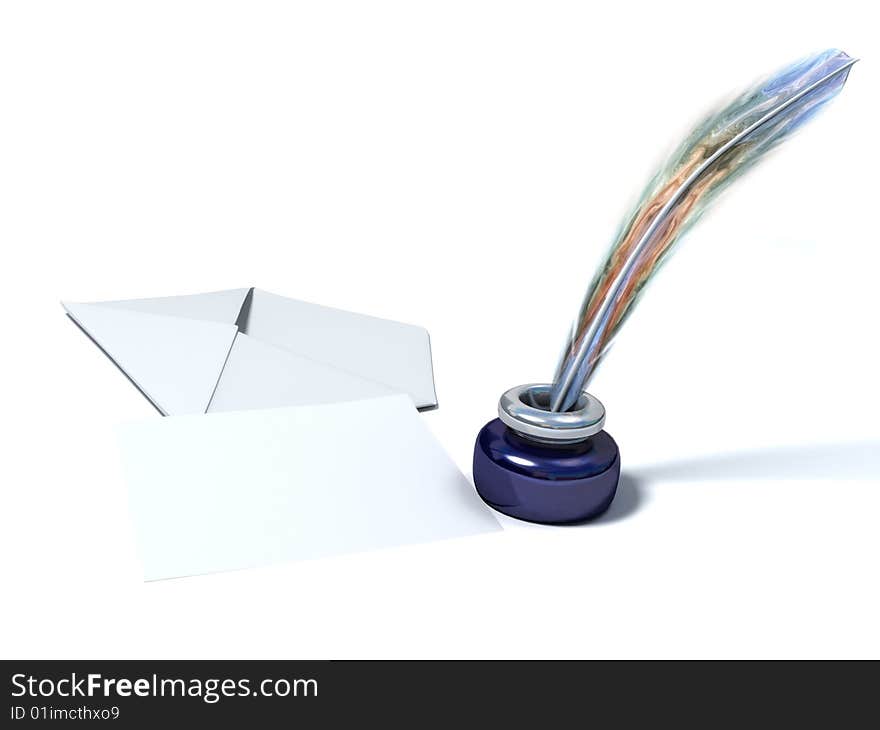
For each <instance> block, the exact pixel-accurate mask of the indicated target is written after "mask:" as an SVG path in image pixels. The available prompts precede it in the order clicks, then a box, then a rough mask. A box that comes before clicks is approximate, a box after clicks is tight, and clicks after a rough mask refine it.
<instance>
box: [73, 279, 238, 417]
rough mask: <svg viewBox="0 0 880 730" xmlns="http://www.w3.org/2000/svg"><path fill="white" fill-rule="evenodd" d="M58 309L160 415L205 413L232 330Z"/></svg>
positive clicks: (106, 310)
mask: <svg viewBox="0 0 880 730" xmlns="http://www.w3.org/2000/svg"><path fill="white" fill-rule="evenodd" d="M246 291H247V290H245V292H246ZM64 308H65V309H66V310H67V313H68V314H69V315H70V317H71V319H73V321H74V322H76V323H77V324H78V325H79V327H80V329H82V330H83V331H84V332H85V333H86V334H87V335H88V336H89V337H90V338H91V339H92V341H94V342H95V344H96V345H98V347H100V348H101V350H102V351H103V352H104V353H105V354H106V355H107V356H108V357H109V358H110V359H111V360H112V361H113V362H114V363H115V364H116V365H117V367H119V369H120V370H122V372H123V373H125V375H127V376H128V378H129V380H131V381H132V383H134V385H135V386H136V387H137V388H138V390H140V391H141V392H142V393H143V394H144V395H145V396H146V397H147V399H149V400H150V402H151V403H153V405H155V406H156V408H158V409H159V411H161V412H162V413H163V414H165V415H180V414H190V413H204V412H205V411H206V410H207V408H208V404H209V403H210V401H211V396H212V395H213V393H214V389H215V388H216V386H217V381H218V379H219V378H220V374H221V373H222V371H223V365H224V363H225V362H226V357H227V356H228V354H229V349H230V348H231V347H232V343H233V341H234V339H235V335H236V333H237V332H238V328H237V327H236V326H235V325H234V324H232V323H229V324H222V323H220V322H213V321H206V320H197V319H187V318H185V317H168V316H163V315H158V314H148V313H145V312H140V311H133V310H130V309H126V308H124V307H119V306H116V305H115V304H114V305H110V306H108V305H105V304H69V303H65V304H64ZM233 319H234V317H233Z"/></svg>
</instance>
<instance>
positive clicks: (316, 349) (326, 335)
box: [243, 289, 437, 409]
mask: <svg viewBox="0 0 880 730" xmlns="http://www.w3.org/2000/svg"><path fill="white" fill-rule="evenodd" d="M243 331H244V332H246V333H247V334H248V335H249V336H250V337H252V338H253V339H255V340H260V341H262V342H267V343H269V344H272V345H275V346H276V347H281V348H283V349H286V350H289V351H290V352H293V353H294V354H297V355H301V356H305V357H308V358H309V359H311V360H314V361H317V362H321V363H324V364H327V365H331V366H332V367H334V368H338V369H339V370H343V371H346V372H348V373H352V374H354V375H358V376H360V377H362V378H366V379H368V380H372V381H374V382H377V383H381V384H382V385H385V386H387V387H389V388H392V389H393V390H395V391H398V392H403V393H407V394H409V396H410V397H411V398H412V399H413V401H414V402H415V404H416V406H417V407H418V408H420V409H425V408H433V407H435V406H436V405H437V396H436V395H435V392H434V374H433V368H432V365H431V343H430V339H429V337H428V332H427V330H425V329H423V328H421V327H416V326H415V325H411V324H404V323H402V322H394V321H392V320H388V319H379V318H378V317H370V316H367V315H363V314H356V313H354V312H346V311H343V310H341V309H333V308H331V307H324V306H321V305H318V304H311V303H309V302H301V301H298V300H296V299H288V298H287V297H280V296H278V295H276V294H270V293H269V292H265V291H262V290H260V289H254V291H253V296H252V301H251V302H250V304H249V316H248V317H247V323H246V325H245V328H243Z"/></svg>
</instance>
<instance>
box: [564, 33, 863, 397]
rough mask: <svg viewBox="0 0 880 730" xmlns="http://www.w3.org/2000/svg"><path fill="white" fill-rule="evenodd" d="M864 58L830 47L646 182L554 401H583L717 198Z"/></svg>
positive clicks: (704, 129)
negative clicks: (669, 261)
mask: <svg viewBox="0 0 880 730" xmlns="http://www.w3.org/2000/svg"><path fill="white" fill-rule="evenodd" d="M855 62H856V59H854V58H850V57H849V56H848V55H847V54H845V53H843V52H842V51H838V50H834V49H832V50H828V51H825V52H823V53H820V54H818V55H816V56H813V57H811V58H808V59H805V60H803V61H801V62H799V63H797V64H795V65H793V66H791V67H789V68H787V69H786V70H784V71H782V72H780V73H778V74H776V75H775V76H773V77H771V78H769V79H767V80H766V81H764V82H763V83H761V84H759V85H758V86H756V87H754V88H752V89H750V90H749V91H747V92H745V93H744V94H742V95H741V96H739V97H738V98H737V99H736V100H734V101H733V102H732V103H731V104H729V105H728V106H726V107H725V108H723V109H721V110H720V111H718V112H716V113H714V114H712V115H710V116H708V117H707V118H706V119H704V120H703V121H702V122H701V123H700V124H698V125H697V126H696V127H695V128H694V130H693V131H692V132H691V133H690V135H688V137H687V138H686V139H685V140H684V142H683V143H682V144H681V145H680V146H679V148H678V149H677V150H676V151H675V152H674V153H673V154H672V156H671V157H670V158H669V161H668V162H667V163H666V164H665V165H663V167H662V168H661V169H660V170H659V172H658V173H657V174H656V175H655V176H654V178H653V179H652V180H651V182H650V183H649V184H648V186H647V188H646V189H645V191H644V193H643V194H642V197H641V199H640V201H639V203H638V205H637V206H636V208H635V210H634V211H633V212H632V214H631V215H630V216H629V217H628V218H627V219H626V220H625V222H624V225H623V227H622V228H621V230H620V232H619V233H618V236H617V238H616V239H615V242H614V244H613V245H612V247H611V249H610V251H609V252H608V255H607V257H606V259H605V261H604V263H603V265H602V266H601V267H600V268H599V270H598V272H597V273H596V275H595V277H594V278H593V281H592V283H591V285H590V288H589V289H588V291H587V295H586V297H585V298H584V302H583V304H582V306H581V309H580V311H579V313H578V317H577V319H576V320H575V322H574V325H573V326H572V330H571V334H570V335H569V339H568V341H567V342H566V346H565V349H564V351H563V355H562V358H561V360H560V363H559V366H558V368H557V371H556V377H555V379H554V382H553V388H552V394H551V408H552V410H554V411H565V410H568V409H570V408H571V407H573V406H574V404H575V403H576V402H577V399H578V397H579V395H580V392H581V391H582V390H583V388H584V387H585V386H586V384H587V382H588V381H589V379H590V377H591V376H592V374H593V372H594V370H595V368H596V366H597V365H598V364H599V361H600V360H601V358H602V357H603V355H604V354H605V353H606V352H607V350H608V347H609V346H610V344H611V341H612V340H613V338H614V337H615V335H616V334H617V332H618V330H619V329H620V326H621V325H622V324H623V322H624V321H625V320H626V318H627V316H629V314H630V313H631V311H632V309H633V306H634V305H635V303H636V301H637V300H638V297H639V294H640V293H641V291H642V289H643V287H644V286H645V284H646V283H647V282H648V281H649V280H650V279H651V277H652V276H653V274H654V273H655V272H656V271H657V270H658V268H659V267H660V265H661V264H662V263H663V261H664V260H665V258H666V257H667V256H668V254H669V252H670V251H671V249H672V248H673V245H674V244H675V243H676V241H677V240H678V239H679V238H680V237H681V235H682V233H684V232H685V231H686V230H687V229H688V228H689V227H690V226H691V225H692V224H693V223H694V222H696V221H697V220H698V219H699V216H700V214H701V213H702V212H703V211H704V210H705V209H706V206H707V205H708V204H709V203H710V202H711V201H712V200H713V199H714V197H715V196H716V195H717V194H718V192H720V191H721V190H722V189H723V188H725V187H726V186H727V185H728V184H730V183H731V182H732V181H733V180H735V179H736V178H737V177H738V176H739V175H740V174H742V173H743V172H744V171H745V170H747V169H748V168H750V167H751V166H752V165H754V164H755V163H756V162H757V161H758V160H760V159H761V158H762V157H763V156H764V155H765V154H766V153H767V152H768V151H769V150H770V149H772V148H773V147H775V146H776V145H777V144H779V143H780V142H782V141H783V140H784V139H786V138H787V137H788V136H789V135H790V134H791V133H792V132H793V131H794V130H796V129H797V128H798V127H799V126H801V125H802V124H803V123H804V122H805V121H807V120H808V119H809V118H810V117H812V116H813V114H815V112H816V111H818V110H819V108H821V107H822V106H823V105H824V104H825V103H826V102H828V101H829V100H830V99H832V98H833V97H834V96H835V95H836V94H837V93H838V92H839V91H840V89H841V88H843V85H844V83H845V82H846V78H847V75H848V74H849V70H850V68H851V67H852V65H853V64H854V63H855Z"/></svg>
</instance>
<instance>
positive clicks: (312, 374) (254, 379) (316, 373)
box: [208, 332, 394, 413]
mask: <svg viewBox="0 0 880 730" xmlns="http://www.w3.org/2000/svg"><path fill="white" fill-rule="evenodd" d="M388 395H394V391H393V390H391V389H390V388H387V387H386V386H384V385H380V384H379V383H374V382H373V381H370V380H365V379H364V378H359V377H358V376H356V375H351V374H350V373H346V372H343V371H341V370H337V369H336V368H333V367H330V366H329V365H325V364H323V363H318V362H315V361H314V360H310V359H308V358H305V357H300V356H298V355H294V354H293V353H292V352H290V351H289V350H284V349H282V348H280V347H275V346H274V345H269V344H266V343H265V342H260V341H258V340H255V339H253V338H252V337H249V336H248V335H245V334H242V333H241V332H239V333H238V336H237V337H236V338H235V342H234V343H233V345H232V349H231V350H230V352H229V357H228V358H227V360H226V365H225V367H224V368H223V375H222V376H221V377H220V382H219V384H218V385H217V390H216V391H215V392H214V397H213V398H212V400H211V405H210V406H209V408H208V413H220V412H222V411H245V410H251V409H255V408H279V407H282V406H299V405H314V404H319V403H333V402H346V401H355V400H363V399H365V398H378V397H381V396H388Z"/></svg>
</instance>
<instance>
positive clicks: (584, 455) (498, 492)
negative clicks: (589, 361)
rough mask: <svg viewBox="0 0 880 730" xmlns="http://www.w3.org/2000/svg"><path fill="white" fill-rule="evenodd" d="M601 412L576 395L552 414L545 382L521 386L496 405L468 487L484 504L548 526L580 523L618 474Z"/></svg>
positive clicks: (610, 491) (595, 512)
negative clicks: (571, 402)
mask: <svg viewBox="0 0 880 730" xmlns="http://www.w3.org/2000/svg"><path fill="white" fill-rule="evenodd" d="M604 423H605V408H604V407H603V406H602V404H601V403H600V402H599V401H598V400H597V399H596V398H594V397H593V396H591V395H590V394H589V393H586V392H582V393H581V394H580V397H579V398H578V400H577V402H576V404H575V407H574V408H573V409H572V410H570V411H565V412H553V411H551V410H550V386H549V385H537V384H536V385H521V386H519V387H517V388H512V389H511V390H508V391H507V392H506V393H505V394H504V395H503V396H501V401H500V402H499V404H498V418H496V419H494V420H492V421H490V422H489V423H487V424H486V425H485V426H483V428H482V430H481V431H480V433H479V435H478V436H477V443H476V447H475V448H474V482H475V484H476V487H477V492H478V493H479V495H480V497H482V499H483V501H484V502H486V503H487V504H489V506H491V507H493V508H494V509H496V510H498V511H499V512H503V513H504V514H506V515H510V516H511V517H516V518H518V519H521V520H527V521H529V522H542V523H547V524H555V523H566V522H582V521H584V520H589V519H591V518H593V517H597V516H599V515H600V514H602V513H603V512H604V511H605V510H607V509H608V507H609V506H610V505H611V501H612V500H613V499H614V494H615V492H616V491H617V480H618V477H619V476H620V453H619V451H618V449H617V444H616V443H614V439H613V438H611V436H610V435H608V434H607V433H606V432H605V431H603V430H602V426H603V424H604Z"/></svg>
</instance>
